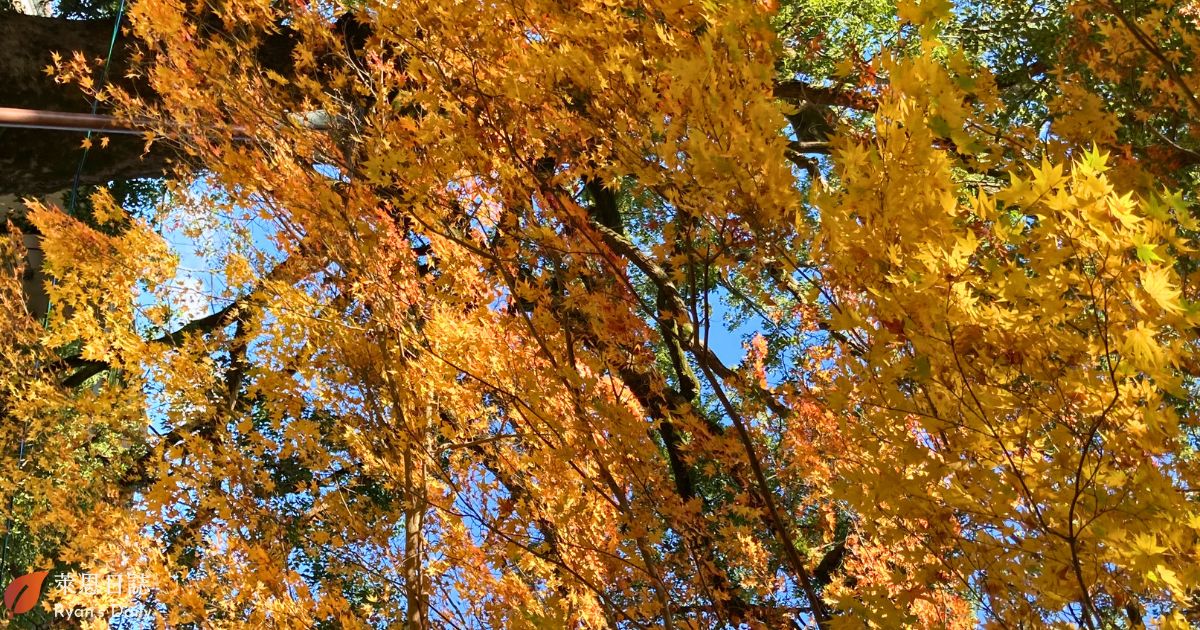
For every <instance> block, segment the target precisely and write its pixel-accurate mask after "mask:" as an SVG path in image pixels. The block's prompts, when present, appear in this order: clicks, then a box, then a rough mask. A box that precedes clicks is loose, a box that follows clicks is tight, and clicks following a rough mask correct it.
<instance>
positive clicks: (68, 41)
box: [0, 13, 169, 196]
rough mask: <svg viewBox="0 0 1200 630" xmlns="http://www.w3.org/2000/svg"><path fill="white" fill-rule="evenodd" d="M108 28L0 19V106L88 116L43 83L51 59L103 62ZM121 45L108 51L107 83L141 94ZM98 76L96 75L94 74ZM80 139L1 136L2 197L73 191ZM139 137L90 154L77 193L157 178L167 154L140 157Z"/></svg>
mask: <svg viewBox="0 0 1200 630" xmlns="http://www.w3.org/2000/svg"><path fill="white" fill-rule="evenodd" d="M112 31H113V21H112V20H111V19H100V20H66V19H61V18H48V17H40V16H33V15H22V14H20V13H0V59H3V60H4V61H3V62H0V86H3V87H2V88H0V106H4V107H22V108H27V109H42V110H49V111H59V112H88V111H90V108H91V102H90V101H89V100H88V98H87V97H86V96H85V95H84V94H83V93H82V92H81V91H80V90H79V88H78V87H75V86H71V85H60V84H58V83H55V82H54V79H53V77H51V76H49V75H47V73H46V67H47V66H49V65H51V63H52V61H51V54H52V53H54V52H57V53H58V54H60V55H62V56H63V57H64V58H68V57H69V56H70V55H71V54H72V53H73V52H74V51H78V52H81V53H82V54H84V55H85V56H86V57H87V58H88V59H90V60H92V61H94V62H95V61H98V60H103V59H104V58H105V56H106V55H107V53H108V44H109V41H110V39H111V38H112ZM124 39H125V38H124V37H123V36H122V37H118V40H117V43H116V46H115V47H114V49H113V59H112V65H111V66H110V68H109V77H110V80H112V81H114V82H117V83H119V84H120V85H121V87H123V88H126V89H133V90H138V91H140V92H144V91H145V90H146V88H145V86H144V85H143V86H139V85H136V84H134V83H132V82H130V81H129V80H128V79H126V78H125V71H126V70H127V68H128V57H127V48H126V46H125V43H126V42H125V41H124ZM97 72H99V69H97ZM82 140H83V134H82V133H77V132H65V131H45V130H38V129H5V128H0V195H6V194H8V195H29V196H39V195H44V194H47V193H51V192H56V191H59V190H62V189H64V188H68V187H70V186H71V185H72V183H73V182H74V179H75V173H76V170H77V169H78V168H79V160H80V157H81V156H82V150H81V148H80V143H81V142H82ZM143 149H144V142H142V140H141V139H140V138H137V137H119V136H113V137H112V141H111V143H110V144H109V145H108V147H107V148H105V149H98V148H96V149H93V150H92V151H90V152H89V153H88V157H87V164H86V167H85V168H84V169H83V170H82V171H81V172H80V175H79V183H80V184H81V185H88V184H102V183H105V182H109V181H112V180H114V179H130V178H135V177H153V176H156V175H158V174H160V173H162V171H163V168H164V166H165V165H166V160H167V158H168V157H169V153H168V152H167V151H166V150H165V147H161V148H156V149H153V150H151V151H150V152H149V153H145V154H143Z"/></svg>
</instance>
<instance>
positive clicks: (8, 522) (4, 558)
mask: <svg viewBox="0 0 1200 630" xmlns="http://www.w3.org/2000/svg"><path fill="white" fill-rule="evenodd" d="M124 17H125V0H121V3H120V5H118V7H117V17H116V20H115V22H114V24H113V32H112V37H111V38H110V39H109V42H108V55H107V56H106V57H105V58H104V70H103V71H102V72H101V74H100V88H101V89H103V88H104V84H105V83H107V82H108V67H109V65H111V64H112V55H113V50H115V49H116V45H117V36H118V35H120V33H121V21H122V20H123V19H124ZM99 107H100V99H98V98H93V99H92V113H93V114H95V113H96V110H97V109H98V108H99ZM87 139H88V140H91V139H92V131H91V130H90V129H89V130H88V132H87ZM89 148H91V143H90V142H88V143H85V145H84V147H83V155H82V156H81V157H80V158H79V166H78V167H76V169H75V179H74V181H73V182H72V184H71V203H70V211H71V214H72V215H74V214H75V202H76V198H77V196H78V192H79V179H80V177H82V176H83V165H84V163H85V162H86V161H87V154H88V149H89ZM49 320H50V304H49V302H47V304H46V313H45V314H44V315H42V325H43V326H46V325H47V324H48V323H49ZM41 363H42V361H41V359H40V358H38V359H35V360H34V370H35V371H40V370H41ZM28 437H29V426H28V425H26V426H24V427H23V428H22V430H21V445H20V447H18V449H17V468H24V467H25V449H26V441H27V438H28ZM15 506H16V493H15V492H14V493H13V494H12V495H11V496H10V497H9V499H8V518H6V519H5V524H4V544H3V546H2V547H0V576H4V575H5V573H6V571H7V569H8V546H9V541H10V539H11V538H12V529H13V516H12V514H13V508H14V507H15Z"/></svg>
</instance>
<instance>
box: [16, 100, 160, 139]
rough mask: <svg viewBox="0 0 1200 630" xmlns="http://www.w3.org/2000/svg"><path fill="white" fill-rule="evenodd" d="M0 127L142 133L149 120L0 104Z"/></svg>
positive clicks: (148, 128)
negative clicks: (128, 120) (127, 120)
mask: <svg viewBox="0 0 1200 630" xmlns="http://www.w3.org/2000/svg"><path fill="white" fill-rule="evenodd" d="M0 127H14V128H17V129H48V130H54V131H81V132H86V131H103V132H107V133H124V134H133V135H142V134H143V133H145V132H146V131H149V130H150V127H151V124H150V122H149V121H145V122H142V123H140V125H139V123H138V122H137V121H135V122H134V123H133V125H130V124H129V123H127V122H124V121H121V120H118V119H116V118H115V117H113V116H105V115H103V114H72V113H68V112H48V111H44V110H39V109H21V108H19V107H0Z"/></svg>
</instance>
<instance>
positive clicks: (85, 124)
mask: <svg viewBox="0 0 1200 630" xmlns="http://www.w3.org/2000/svg"><path fill="white" fill-rule="evenodd" d="M287 118H288V122H289V123H291V124H293V125H295V126H297V127H301V128H303V129H311V130H313V131H329V130H331V129H334V128H336V127H338V126H339V125H340V124H342V123H343V122H344V119H342V118H340V117H337V116H330V115H329V114H327V113H326V112H324V111H322V110H317V111H313V112H303V113H291V114H288V115H287ZM0 127H11V128H16V129H45V130H50V131H78V132H83V133H85V132H88V131H100V132H104V133H122V134H129V135H135V136H140V135H143V134H145V133H146V132H148V131H152V130H154V128H155V121H153V120H150V119H147V118H143V119H135V120H133V121H132V122H130V121H124V120H121V119H119V118H117V117H115V116H105V115H104V114H75V113H71V112H50V111H46V110H42V109H21V108H20V107H0ZM171 127H173V128H176V129H178V128H179V126H175V125H172V126H171ZM184 128H186V126H185V127H184ZM227 129H229V128H227ZM230 130H231V131H233V132H234V134H235V135H234V137H233V139H234V140H240V141H246V140H250V137H249V136H247V135H245V130H244V128H243V127H233V128H232V129H230Z"/></svg>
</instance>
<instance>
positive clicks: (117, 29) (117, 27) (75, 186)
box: [70, 0, 125, 215]
mask: <svg viewBox="0 0 1200 630" xmlns="http://www.w3.org/2000/svg"><path fill="white" fill-rule="evenodd" d="M124 17H125V0H121V4H120V5H118V6H117V19H116V21H115V22H114V23H113V32H112V38H111V39H109V41H108V55H107V56H106V57H105V58H104V70H103V71H102V72H101V73H100V89H104V84H105V83H107V82H108V66H109V65H110V64H111V63H112V55H113V50H114V49H115V48H116V46H117V36H118V35H120V34H121V20H122V19H124ZM99 107H100V99H99V98H92V114H93V115H95V113H96V110H97V109H99ZM91 140H92V130H91V129H88V132H87V138H86V139H85V140H84V142H83V155H82V156H80V158H79V166H78V167H76V168H75V180H74V181H73V182H72V183H71V202H70V208H71V214H72V215H74V214H75V210H76V208H75V203H76V200H77V197H78V194H79V178H80V177H82V176H83V165H84V163H85V162H87V156H88V151H89V150H91V148H92V142H91Z"/></svg>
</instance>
